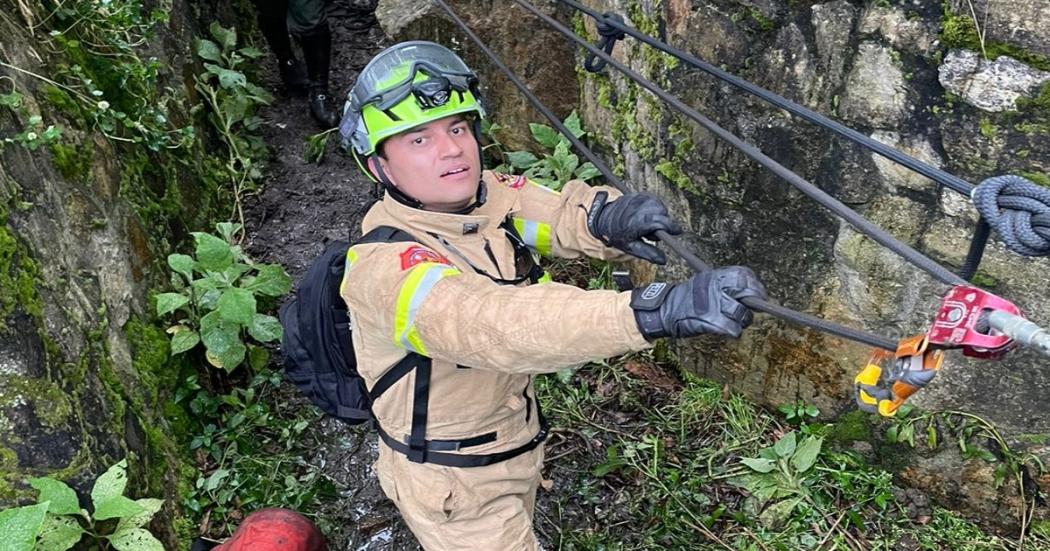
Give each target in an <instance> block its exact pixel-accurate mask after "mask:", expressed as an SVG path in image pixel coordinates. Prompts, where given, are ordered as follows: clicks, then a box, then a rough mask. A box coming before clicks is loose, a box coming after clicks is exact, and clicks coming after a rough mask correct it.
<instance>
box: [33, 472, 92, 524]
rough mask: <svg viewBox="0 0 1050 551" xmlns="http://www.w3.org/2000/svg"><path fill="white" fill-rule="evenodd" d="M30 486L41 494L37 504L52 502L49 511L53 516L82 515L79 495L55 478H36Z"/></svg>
mask: <svg viewBox="0 0 1050 551" xmlns="http://www.w3.org/2000/svg"><path fill="white" fill-rule="evenodd" d="M29 485H30V486H32V487H33V488H34V489H36V490H37V491H38V492H40V497H38V498H37V503H43V502H45V501H50V502H51V504H50V505H48V508H47V511H48V512H49V513H51V514H53V515H77V514H80V502H79V501H77V493H76V492H74V491H73V488H70V487H69V486H66V484H65V483H64V482H59V481H58V480H55V479H53V478H46V477H45V478H34V479H31V480H30V481H29Z"/></svg>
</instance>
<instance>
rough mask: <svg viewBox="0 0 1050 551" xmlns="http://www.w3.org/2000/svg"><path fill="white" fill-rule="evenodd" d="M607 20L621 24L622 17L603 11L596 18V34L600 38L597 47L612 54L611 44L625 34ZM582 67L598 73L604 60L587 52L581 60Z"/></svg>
mask: <svg viewBox="0 0 1050 551" xmlns="http://www.w3.org/2000/svg"><path fill="white" fill-rule="evenodd" d="M609 20H613V21H616V22H617V23H619V24H620V25H623V17H622V16H621V15H620V14H617V13H612V12H608V11H607V12H605V14H604V15H602V18H601V19H599V20H596V22H597V26H598V34H599V35H600V36H601V39H600V40H599V41H598V47H599V48H601V49H602V51H603V52H605V53H607V54H610V55H611V54H612V51H613V46H615V45H616V42H617V41H619V40H623V39H624V37H625V36H626V35H625V34H624V32H623V31H622V30H620V29H619V28H617V27H614V26H612V25H610V24H609ZM583 68H584V69H587V70H588V71H590V72H592V73H599V72H601V71H602V69H605V60H603V59H597V56H595V55H594V54H587V57H586V58H584V60H583Z"/></svg>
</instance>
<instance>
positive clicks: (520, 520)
mask: <svg viewBox="0 0 1050 551" xmlns="http://www.w3.org/2000/svg"><path fill="white" fill-rule="evenodd" d="M542 467H543V446H539V447H537V448H536V449H535V450H532V451H531V452H528V453H525V454H522V455H519V456H518V457H515V458H513V459H510V460H508V461H504V462H502V463H496V464H494V465H488V466H485V467H470V468H457V467H444V466H441V465H433V464H430V463H412V462H411V461H409V460H408V458H407V457H405V456H404V455H402V454H400V453H397V452H395V451H393V450H391V449H390V448H388V447H387V446H386V445H384V444H383V443H382V442H380V443H379V459H378V460H376V463H375V470H376V474H377V475H378V476H379V484H380V485H381V486H382V487H383V492H384V493H385V494H386V495H387V497H389V498H390V499H391V500H392V501H393V502H394V504H395V505H397V508H398V510H399V511H401V516H402V517H403V518H404V519H405V522H406V523H407V524H408V527H409V528H410V529H411V530H412V533H413V534H415V536H416V539H418V540H419V543H420V544H421V545H422V546H423V548H424V549H426V550H427V551H446V550H455V549H464V550H468V549H469V550H477V549H486V550H490V549H491V550H493V551H497V550H498V551H503V550H508V551H510V550H519V549H520V550H529V551H532V550H536V549H539V544H538V542H537V541H536V535H535V534H534V533H533V531H532V515H533V511H534V509H535V505H536V488H537V486H539V483H540V476H541V475H540V470H541V468H542Z"/></svg>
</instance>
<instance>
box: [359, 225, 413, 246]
mask: <svg viewBox="0 0 1050 551" xmlns="http://www.w3.org/2000/svg"><path fill="white" fill-rule="evenodd" d="M405 241H419V240H418V239H416V238H415V237H412V234H410V233H408V232H406V231H405V230H402V229H400V228H395V227H393V226H377V227H375V228H372V231H370V232H368V233H366V234H364V235H363V236H361V239H358V240H357V241H353V244H354V245H362V244H365V243H401V242H405Z"/></svg>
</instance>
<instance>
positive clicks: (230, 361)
mask: <svg viewBox="0 0 1050 551" xmlns="http://www.w3.org/2000/svg"><path fill="white" fill-rule="evenodd" d="M247 352H248V348H247V347H245V346H244V343H241V342H238V343H236V344H234V345H233V346H231V347H230V348H228V349H226V350H225V351H223V352H222V353H221V354H215V355H214V357H215V358H216V359H218V361H219V365H217V366H215V367H221V368H223V369H225V370H226V371H227V372H230V371H233V370H234V368H236V367H237V366H239V365H241V363H242V362H244V356H245V354H247Z"/></svg>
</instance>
